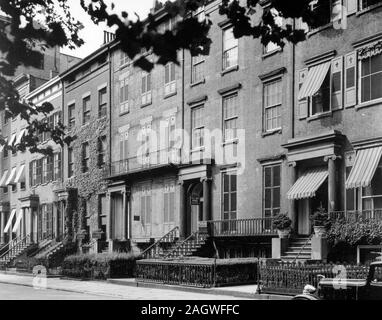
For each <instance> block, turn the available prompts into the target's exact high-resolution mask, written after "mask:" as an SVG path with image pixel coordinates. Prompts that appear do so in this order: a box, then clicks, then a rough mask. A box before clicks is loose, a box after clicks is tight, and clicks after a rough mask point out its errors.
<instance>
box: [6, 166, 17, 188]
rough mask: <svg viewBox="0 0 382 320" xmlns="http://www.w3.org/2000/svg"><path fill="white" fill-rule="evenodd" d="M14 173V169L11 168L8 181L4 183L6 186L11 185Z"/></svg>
mask: <svg viewBox="0 0 382 320" xmlns="http://www.w3.org/2000/svg"><path fill="white" fill-rule="evenodd" d="M15 173H16V168H13V169H12V171H11V173H10V175H9V176H8V179H7V181H6V182H5V185H6V186H8V185H10V184H13V178H14V176H15Z"/></svg>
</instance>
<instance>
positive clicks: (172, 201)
mask: <svg viewBox="0 0 382 320" xmlns="http://www.w3.org/2000/svg"><path fill="white" fill-rule="evenodd" d="M169 211H170V212H169V222H174V220H175V219H174V213H175V192H174V191H171V192H170V203H169Z"/></svg>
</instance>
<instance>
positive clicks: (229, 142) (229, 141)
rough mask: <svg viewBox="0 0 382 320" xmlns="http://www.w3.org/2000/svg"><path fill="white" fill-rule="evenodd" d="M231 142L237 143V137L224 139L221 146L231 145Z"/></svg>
mask: <svg viewBox="0 0 382 320" xmlns="http://www.w3.org/2000/svg"><path fill="white" fill-rule="evenodd" d="M231 144H239V139H233V140H227V141H224V142H223V143H222V146H223V147H225V146H228V145H231Z"/></svg>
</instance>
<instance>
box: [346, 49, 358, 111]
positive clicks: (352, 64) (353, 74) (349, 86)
mask: <svg viewBox="0 0 382 320" xmlns="http://www.w3.org/2000/svg"><path fill="white" fill-rule="evenodd" d="M356 104H357V53H356V51H354V52H351V53H349V54H347V55H346V56H345V107H346V108H349V107H353V106H355V105H356Z"/></svg>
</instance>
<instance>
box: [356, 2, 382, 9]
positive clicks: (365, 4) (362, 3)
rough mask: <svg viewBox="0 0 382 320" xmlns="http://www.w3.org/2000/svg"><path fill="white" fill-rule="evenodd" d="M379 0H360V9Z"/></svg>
mask: <svg viewBox="0 0 382 320" xmlns="http://www.w3.org/2000/svg"><path fill="white" fill-rule="evenodd" d="M380 2H382V1H381V0H361V10H362V9H366V8H368V7H371V6H374V5H376V4H378V3H380Z"/></svg>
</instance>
